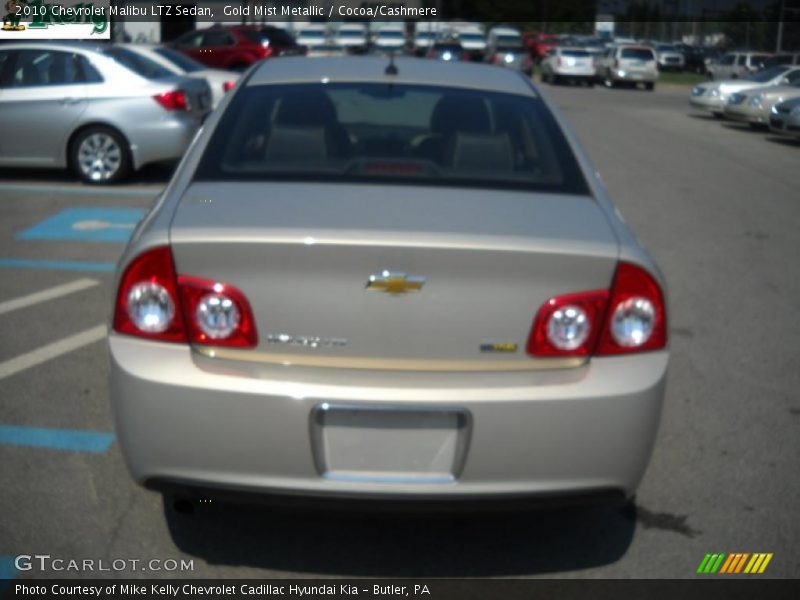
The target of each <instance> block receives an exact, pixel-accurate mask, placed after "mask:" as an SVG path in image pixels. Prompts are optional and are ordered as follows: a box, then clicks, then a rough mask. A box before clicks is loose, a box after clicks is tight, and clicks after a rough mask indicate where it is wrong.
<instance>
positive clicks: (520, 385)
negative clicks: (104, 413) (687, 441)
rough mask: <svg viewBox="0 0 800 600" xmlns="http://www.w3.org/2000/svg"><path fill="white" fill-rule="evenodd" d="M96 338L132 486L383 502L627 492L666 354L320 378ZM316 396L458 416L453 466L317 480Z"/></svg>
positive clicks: (642, 462) (649, 432)
mask: <svg viewBox="0 0 800 600" xmlns="http://www.w3.org/2000/svg"><path fill="white" fill-rule="evenodd" d="M109 346H110V357H111V399H112V407H113V412H114V419H115V424H116V430H117V435H118V438H119V443H120V446H121V449H122V452H123V455H124V457H125V460H126V462H127V465H128V467H129V469H130V472H131V474H132V475H133V477H134V478H135V479H136V480H137V481H138V482H140V483H145V482H150V483H151V484H153V482H172V483H173V484H175V483H177V484H180V485H183V486H189V487H190V488H197V487H199V488H211V489H215V490H234V491H238V492H250V493H259V494H278V495H285V494H289V495H301V496H311V497H315V496H316V497H326V498H332V497H333V498H335V497H341V498H362V499H382V500H436V499H463V500H471V499H496V498H511V497H518V496H525V497H540V498H546V497H552V496H561V495H570V496H571V495H582V494H587V493H595V492H598V491H609V490H613V491H616V492H619V493H621V494H622V495H625V496H630V495H632V494H633V492H634V490H635V488H636V486H637V484H638V482H639V480H640V478H641V476H642V474H643V472H644V470H645V468H646V465H647V463H648V460H649V457H650V453H651V450H652V445H653V442H654V439H655V435H656V431H657V427H658V421H659V415H660V411H661V404H662V399H663V396H664V387H665V379H666V372H667V363H668V353H667V352H666V351H662V352H652V353H646V354H642V355H638V356H632V357H625V358H621V357H614V358H602V359H593V360H592V361H591V362H589V363H587V364H585V365H584V366H581V367H576V368H572V369H564V370H561V371H540V372H525V373H515V374H510V375H509V374H504V373H484V374H456V375H455V376H454V375H451V374H445V373H441V374H438V373H437V374H433V375H431V374H426V375H424V376H423V375H420V376H419V377H417V376H415V375H414V374H407V375H408V377H406V378H405V379H403V378H402V377H401V378H399V379H398V377H400V376H398V375H390V374H388V375H387V374H384V375H382V374H381V373H382V372H372V373H369V374H366V373H364V372H361V371H358V372H354V373H351V374H347V373H344V374H343V373H341V372H338V373H337V374H336V376H335V377H334V376H333V372H334V371H338V370H333V369H331V370H328V371H329V372H330V373H331V377H330V382H327V383H326V382H325V381H324V378H325V373H324V371H325V369H310V368H303V367H275V370H274V371H261V372H259V373H256V372H246V371H245V370H244V369H241V368H240V367H239V366H238V365H236V364H235V363H230V362H228V361H221V360H218V359H211V358H207V357H204V356H201V355H199V354H197V353H195V352H193V351H192V350H191V349H190V348H188V347H186V346H179V345H171V344H160V343H153V342H148V341H140V340H137V339H134V338H129V337H124V336H119V335H116V334H111V335H110V336H109ZM381 381H383V383H381ZM448 382H449V383H450V384H451V385H448ZM323 403H331V404H339V403H342V404H347V405H348V406H353V405H357V406H361V407H370V408H372V407H381V408H386V407H391V408H398V407H402V408H409V407H413V408H422V407H425V408H437V409H458V410H460V411H464V412H466V413H468V414H469V415H470V423H471V431H470V435H469V444H468V446H467V448H466V452H465V460H464V464H463V468H462V469H461V471H460V473H459V476H458V477H457V479H455V480H454V481H450V482H446V483H441V482H436V483H433V482H419V481H414V480H408V481H403V482H387V481H379V480H370V479H369V478H366V479H361V480H358V481H353V480H339V479H330V478H326V477H323V476H321V474H320V473H319V472H318V471H317V467H316V464H317V463H316V462H315V459H314V453H315V448H314V447H313V443H312V433H311V430H312V414H313V413H314V411H315V409H316V408H317V407H319V406H320V405H321V404H323Z"/></svg>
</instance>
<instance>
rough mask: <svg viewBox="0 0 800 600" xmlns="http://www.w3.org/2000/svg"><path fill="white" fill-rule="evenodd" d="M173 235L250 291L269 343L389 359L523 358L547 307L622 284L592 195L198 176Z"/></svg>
mask: <svg viewBox="0 0 800 600" xmlns="http://www.w3.org/2000/svg"><path fill="white" fill-rule="evenodd" d="M171 243H172V246H173V254H174V257H175V263H176V268H177V270H178V272H179V273H181V274H185V275H192V276H196V277H204V278H209V279H214V280H218V281H221V282H224V283H228V284H231V285H234V286H236V287H238V288H239V289H240V290H241V291H242V292H243V293H244V294H245V295H246V296H247V298H248V299H249V301H250V304H251V306H252V309H253V313H254V317H255V321H256V326H257V329H258V334H259V350H260V351H264V352H273V353H287V352H289V353H296V354H314V355H318V356H338V357H371V358H386V359H392V358H394V359H409V358H414V359H475V360H509V359H513V358H516V359H517V360H519V358H520V356H521V355H523V356H524V349H525V343H526V340H527V337H528V334H529V332H530V328H531V324H532V321H533V318H534V316H535V314H536V311H537V310H538V308H539V307H540V306H541V305H542V304H543V303H544V302H546V301H547V300H548V299H549V298H551V297H553V296H556V295H560V294H567V293H572V292H578V291H583V290H592V289H599V288H608V286H609V285H610V282H611V279H612V277H613V273H614V268H615V265H616V261H617V255H618V244H617V241H616V238H615V236H614V234H613V232H612V230H611V228H610V226H609V224H608V222H607V220H606V218H605V215H604V214H603V212H602V210H601V209H600V207H599V206H598V205H597V203H596V202H595V201H594V200H593V199H592V198H589V197H585V196H570V195H555V194H552V195H548V194H538V193H530V192H516V191H514V192H510V191H497V190H470V189H456V188H444V187H442V188H425V187H418V186H392V187H387V186H373V185H346V184H327V185H324V184H298V183H271V184H269V185H265V184H264V183H241V182H235V183H196V184H193V185H191V186H190V187H189V189H188V190H187V191H186V193H185V195H184V197H183V199H182V201H181V204H180V205H179V207H178V209H177V211H176V214H175V217H174V220H173V224H172V228H171ZM401 273H403V274H405V275H406V278H405V280H404V281H403V280H401V279H400V275H399V274H401ZM370 278H372V279H373V280H374V285H373V286H372V289H368V287H367V285H368V283H369V282H370ZM417 286H419V288H420V289H418V290H413V289H408V291H407V292H406V293H393V292H398V291H399V290H400V289H401V288H403V287H405V288H414V287H417ZM281 336H284V338H285V339H281ZM309 340H311V342H313V340H317V343H316V344H314V343H311V342H309ZM514 345H516V347H515V348H516V349H515V350H512V348H514Z"/></svg>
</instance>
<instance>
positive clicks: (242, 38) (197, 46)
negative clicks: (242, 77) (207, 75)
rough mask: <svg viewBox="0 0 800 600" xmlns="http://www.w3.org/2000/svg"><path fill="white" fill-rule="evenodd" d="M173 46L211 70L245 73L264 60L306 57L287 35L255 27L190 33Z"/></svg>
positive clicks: (213, 28)
mask: <svg viewBox="0 0 800 600" xmlns="http://www.w3.org/2000/svg"><path fill="white" fill-rule="evenodd" d="M172 47H173V48H175V49H176V50H179V51H181V52H183V53H184V54H186V55H187V56H190V57H192V58H193V59H195V60H196V61H198V62H201V63H203V64H204V65H206V66H208V67H213V68H216V69H233V70H244V69H246V68H247V67H249V66H250V65H252V64H253V63H254V62H256V61H258V60H261V59H262V58H270V57H273V56H286V55H290V54H303V48H302V47H301V46H298V45H297V42H295V40H294V38H293V37H292V36H291V34H289V33H288V32H286V31H284V30H283V29H280V28H279V27H270V26H255V25H238V26H232V27H220V26H214V27H210V28H208V29H201V30H198V31H190V32H189V33H186V34H184V35H182V36H181V37H179V38H178V39H177V40H175V41H174V42H172Z"/></svg>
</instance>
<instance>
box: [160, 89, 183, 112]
mask: <svg viewBox="0 0 800 600" xmlns="http://www.w3.org/2000/svg"><path fill="white" fill-rule="evenodd" d="M153 98H154V99H155V101H156V102H158V103H159V104H160V105H161V106H163V107H164V108H166V109H167V110H189V100H188V99H187V98H186V92H184V91H183V90H172V91H169V92H164V93H163V94H156V95H155V96H153Z"/></svg>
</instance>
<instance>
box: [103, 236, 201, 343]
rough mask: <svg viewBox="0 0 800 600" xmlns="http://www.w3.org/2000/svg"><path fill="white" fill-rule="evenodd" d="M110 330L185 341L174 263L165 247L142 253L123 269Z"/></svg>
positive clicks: (170, 340)
mask: <svg viewBox="0 0 800 600" xmlns="http://www.w3.org/2000/svg"><path fill="white" fill-rule="evenodd" d="M114 331H117V332H119V333H126V334H128V335H135V336H138V337H145V338H150V339H155V340H162V341H165V342H177V343H186V341H187V336H186V329H185V327H184V324H183V315H182V314H181V308H180V302H179V300H178V285H177V279H176V277H175V266H174V264H173V262H172V252H170V250H169V248H168V247H166V246H160V247H157V248H153V249H152V250H147V251H145V252H143V253H142V254H140V255H139V256H137V257H136V258H135V259H134V260H133V262H132V263H131V264H130V265H128V268H127V269H125V273H123V275H122V279H121V280H120V283H119V290H118V291H117V301H116V305H115V309H114Z"/></svg>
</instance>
